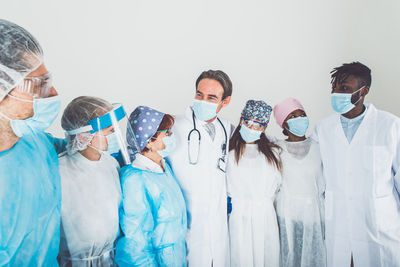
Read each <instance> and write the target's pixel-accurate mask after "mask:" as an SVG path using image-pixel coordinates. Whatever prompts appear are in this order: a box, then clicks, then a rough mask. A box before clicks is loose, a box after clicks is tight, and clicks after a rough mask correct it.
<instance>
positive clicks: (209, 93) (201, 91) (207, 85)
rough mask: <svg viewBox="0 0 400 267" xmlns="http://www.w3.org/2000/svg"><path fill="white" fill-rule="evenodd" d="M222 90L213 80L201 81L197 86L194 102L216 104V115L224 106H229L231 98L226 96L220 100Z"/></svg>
mask: <svg viewBox="0 0 400 267" xmlns="http://www.w3.org/2000/svg"><path fill="white" fill-rule="evenodd" d="M223 95H224V88H223V87H222V85H221V84H220V83H219V82H218V81H216V80H213V79H208V78H205V79H202V80H201V81H200V82H199V84H198V85H197V89H196V95H195V97H194V98H195V99H196V100H201V101H207V102H211V103H216V104H218V108H217V113H218V112H219V111H220V110H221V109H222V108H223V107H225V106H226V105H228V104H229V102H230V99H231V97H230V96H228V97H226V98H225V99H223V100H222V97H223Z"/></svg>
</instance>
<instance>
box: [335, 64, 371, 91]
mask: <svg viewBox="0 0 400 267" xmlns="http://www.w3.org/2000/svg"><path fill="white" fill-rule="evenodd" d="M350 75H352V76H354V77H356V78H357V79H358V84H359V86H360V87H361V86H368V87H370V86H371V70H370V69H369V68H368V67H367V66H365V65H364V64H362V63H360V62H358V61H356V62H351V63H344V64H343V65H342V66H340V67H336V68H334V69H333V70H332V71H331V84H332V85H333V86H335V85H336V84H341V83H343V82H344V81H345V80H346V79H347V78H348V77H349V76H350Z"/></svg>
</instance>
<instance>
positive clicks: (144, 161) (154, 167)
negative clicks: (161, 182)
mask: <svg viewBox="0 0 400 267" xmlns="http://www.w3.org/2000/svg"><path fill="white" fill-rule="evenodd" d="M135 156H136V158H135V160H134V161H133V162H132V167H134V168H137V169H140V170H145V171H151V172H156V173H163V172H164V170H163V169H162V168H161V166H160V165H158V164H157V163H155V162H154V161H152V160H151V159H149V158H148V157H145V156H143V155H142V154H139V153H137V154H136V155H135ZM161 164H162V165H163V167H164V166H165V161H164V159H162V160H161Z"/></svg>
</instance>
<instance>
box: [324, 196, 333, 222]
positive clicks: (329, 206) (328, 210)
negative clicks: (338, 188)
mask: <svg viewBox="0 0 400 267" xmlns="http://www.w3.org/2000/svg"><path fill="white" fill-rule="evenodd" d="M332 217H333V195H332V192H330V191H325V220H326V221H330V220H332Z"/></svg>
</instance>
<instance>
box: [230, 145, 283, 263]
mask: <svg viewBox="0 0 400 267" xmlns="http://www.w3.org/2000/svg"><path fill="white" fill-rule="evenodd" d="M234 153H235V152H234V151H233V150H232V151H230V152H229V161H228V168H227V186H228V195H229V196H230V197H231V199H232V200H231V201H232V212H231V214H230V216H229V237H230V249H231V251H230V252H231V253H230V254H231V265H232V266H238V267H247V266H254V267H264V266H265V267H277V266H279V230H278V223H277V218H276V213H275V208H274V200H275V196H276V192H277V190H278V188H279V186H280V184H281V174H280V172H279V171H278V169H277V168H276V167H275V166H274V165H272V164H270V163H269V162H268V161H267V158H266V157H265V156H264V154H262V153H260V152H259V151H258V144H247V145H246V148H245V151H244V153H243V155H242V158H241V159H240V160H239V164H237V163H236V160H235V154H234Z"/></svg>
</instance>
